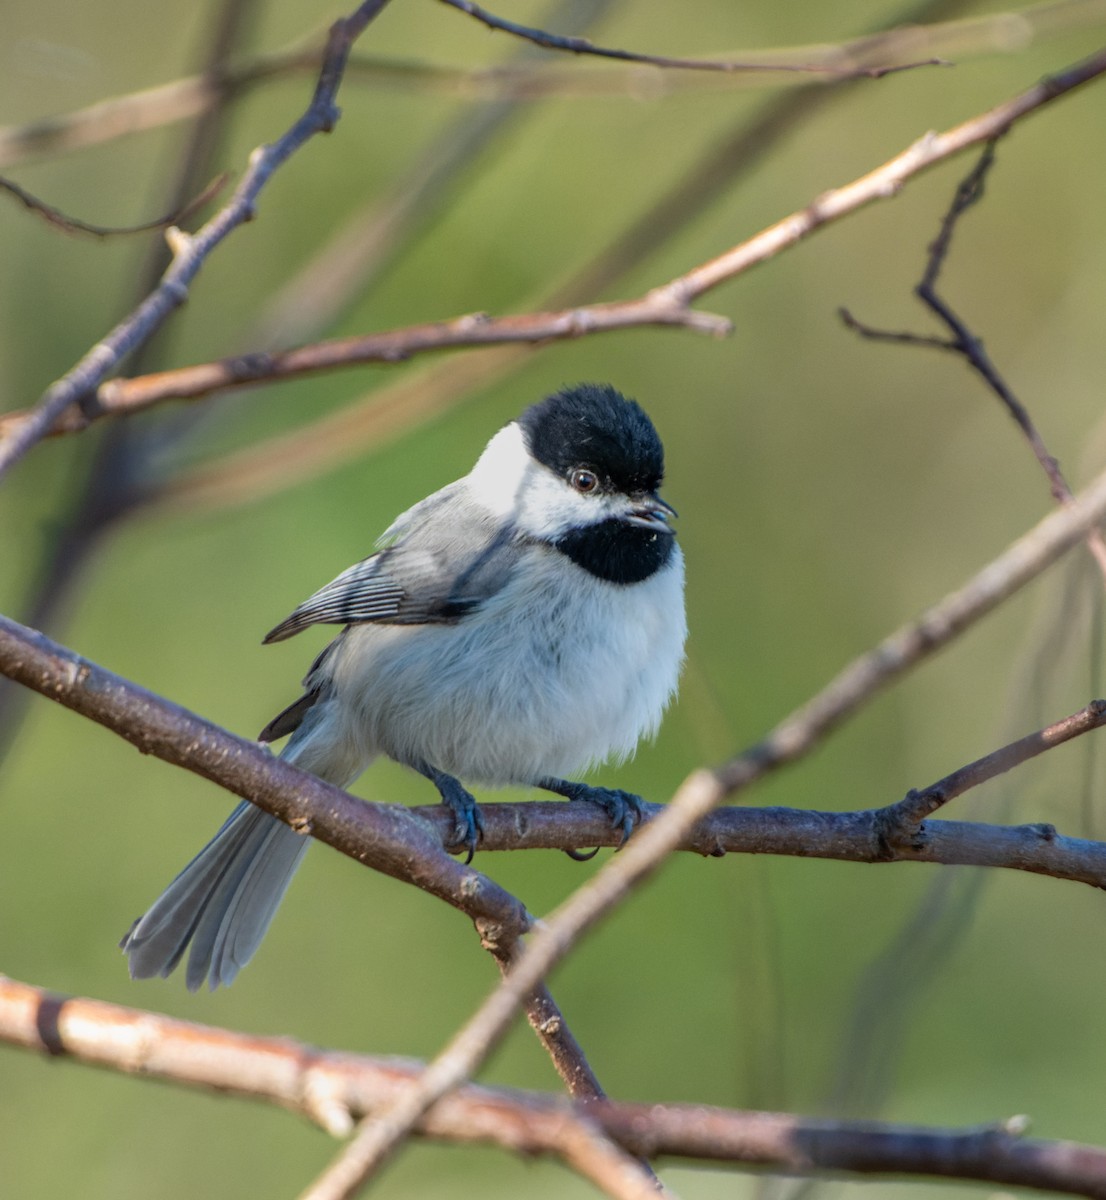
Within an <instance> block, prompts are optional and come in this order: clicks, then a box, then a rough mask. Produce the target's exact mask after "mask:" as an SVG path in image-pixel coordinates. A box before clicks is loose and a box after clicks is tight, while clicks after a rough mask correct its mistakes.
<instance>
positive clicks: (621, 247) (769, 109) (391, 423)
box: [0, 0, 1106, 509]
mask: <svg viewBox="0 0 1106 1200" xmlns="http://www.w3.org/2000/svg"><path fill="white" fill-rule="evenodd" d="M962 2H963V0H921V2H920V3H915V4H910V5H908V6H907V7H905V8H904V9H902V10H901V11H899V12H898V13H896V14H894V15H892V16H891V17H890V19H889V21H888V23H887V27H885V28H884V29H881V30H875V31H873V32H872V33H870V34H868V35H866V37H865V38H863V39H861V41H860V42H859V43H857V52H860V47H861V46H862V45H863V44H864V43H865V42H866V41H869V40H871V41H882V39H884V38H886V37H888V36H890V35H891V34H895V35H897V36H903V37H905V36H907V33H908V31H913V32H914V33H917V31H918V29H919V23H920V22H923V21H926V20H932V19H933V18H934V16H935V15H936V14H937V13H948V12H949V11H950V10H952V11H955V9H956V8H957V7H958V5H959V4H960V3H962ZM1096 2H1097V0H1096ZM1065 6H1066V0H1065ZM1104 7H1106V6H1104ZM959 24H960V23H959V22H956V21H946V22H944V23H943V24H941V25H938V26H934V25H928V26H925V29H926V30H927V31H928V35H929V36H932V32H933V30H934V29H938V28H939V29H946V28H952V27H954V26H958V25H959ZM966 24H968V25H971V24H972V22H971V21H968V22H966ZM899 26H905V28H898V27H899ZM888 27H889V29H890V32H889V31H888ZM688 77H694V76H693V75H692V76H681V75H679V74H677V75H672V74H669V75H667V76H665V77H664V78H666V79H673V78H688ZM699 78H701V77H699ZM856 83H857V81H855V80H852V81H848V80H846V81H842V82H839V83H836V84H833V85H831V86H824V85H822V84H812V83H808V84H806V85H805V86H804V87H803V88H801V89H797V90H794V91H788V92H786V93H785V94H784V95H782V96H780V97H778V98H776V99H774V100H772V101H769V102H768V103H766V104H764V105H763V106H762V107H761V110H760V112H758V113H756V114H754V116H753V117H752V119H747V118H744V117H742V118H741V119H740V120H739V121H737V122H735V123H734V125H733V126H732V128H731V129H729V130H727V131H726V132H725V133H724V134H723V135H722V137H721V138H719V139H718V140H717V141H714V142H711V143H710V144H709V145H708V146H707V147H706V148H705V150H704V152H703V154H702V156H701V157H700V159H699V161H698V162H697V163H695V164H693V166H692V167H691V169H690V170H689V171H688V172H687V173H686V174H685V175H684V176H683V177H681V178H680V179H679V180H677V182H676V183H675V185H674V186H673V187H671V188H670V189H669V190H668V191H667V192H665V193H663V194H662V195H661V197H660V198H659V199H658V200H657V201H656V202H655V203H654V204H653V205H651V206H650V207H649V208H648V209H646V210H645V212H644V213H643V214H642V215H641V216H640V217H638V218H636V219H634V220H633V221H631V222H630V224H629V225H628V226H627V227H626V229H625V230H624V231H623V232H622V233H621V234H620V235H619V236H617V237H616V238H615V239H614V241H612V242H611V243H609V244H608V245H607V246H606V247H604V248H603V249H601V250H600V251H599V253H598V254H596V255H594V256H592V257H591V258H590V259H589V260H588V261H587V262H586V263H585V265H584V266H583V267H581V268H578V269H576V270H574V271H573V272H572V273H571V276H570V278H569V279H568V280H567V281H565V282H562V283H560V284H558V285H556V286H555V287H554V288H553V290H552V291H551V292H549V293H547V294H546V295H545V296H544V298H543V299H541V300H539V301H537V302H536V304H535V305H534V306H535V307H545V308H561V307H566V306H567V307H571V306H573V305H577V304H581V303H584V302H586V300H587V299H588V298H589V297H592V296H596V295H599V294H600V293H602V292H604V291H609V290H610V289H611V288H613V287H614V286H616V285H617V284H618V283H619V282H620V281H621V280H622V278H624V276H625V275H626V273H627V272H628V271H629V270H631V269H632V268H634V267H636V266H638V265H639V263H640V262H641V261H642V260H644V259H646V258H648V257H649V256H650V255H652V254H655V253H656V252H657V251H658V250H659V249H660V248H661V247H662V246H663V245H664V244H665V243H666V242H668V241H670V240H671V239H672V237H673V236H674V235H675V234H677V233H678V232H680V231H681V230H683V229H686V228H687V227H688V225H689V224H690V223H691V221H692V220H693V219H694V218H695V217H696V216H697V215H699V214H700V213H702V212H703V211H704V210H705V209H706V207H707V206H708V205H709V204H710V203H711V202H712V201H713V200H714V199H716V198H717V197H718V196H720V195H722V194H724V192H725V191H726V189H728V188H730V187H732V186H733V185H734V184H735V183H736V182H737V181H738V179H740V177H741V176H742V175H748V174H749V173H750V172H751V171H753V170H754V169H755V167H756V165H757V163H758V162H759V161H761V160H762V159H763V157H764V156H765V154H767V152H768V151H769V150H770V149H771V148H772V147H773V146H775V145H777V144H778V143H779V141H780V140H781V139H782V138H783V137H784V135H785V134H787V133H788V132H789V131H791V130H792V129H793V128H795V127H796V126H797V125H798V124H799V122H800V121H801V120H802V119H804V118H809V117H810V116H812V115H813V114H814V113H815V112H817V111H818V109H819V108H820V107H821V106H822V105H824V104H826V103H828V102H829V101H830V100H831V99H832V98H834V97H836V96H841V95H843V94H844V93H845V91H846V90H847V89H849V88H851V87H855V86H856ZM527 307H529V306H527ZM261 340H262V341H263V339H261ZM289 340H291V339H289ZM529 353H530V350H529V349H528V348H527V347H526V346H519V345H516V346H501V347H499V348H497V349H494V350H492V349H489V350H486V351H485V352H484V353H483V354H480V355H468V356H466V357H464V358H460V359H458V360H456V361H449V362H446V363H438V364H436V365H435V366H434V367H426V368H424V369H423V370H422V371H419V372H407V373H405V375H404V376H403V377H402V378H400V379H399V380H397V381H395V382H393V383H390V384H387V385H385V386H383V387H378V388H376V389H375V390H374V391H372V392H371V393H369V394H368V395H367V396H363V397H361V398H360V399H358V400H355V401H353V402H352V403H350V404H347V405H345V406H344V407H342V408H340V409H338V410H336V411H335V412H332V413H329V414H327V415H325V416H321V417H316V418H314V419H313V420H311V421H310V422H308V423H306V424H304V425H300V426H298V427H297V428H296V429H295V430H293V431H291V432H285V433H280V434H275V435H270V436H268V437H266V438H263V439H262V440H260V441H259V442H256V443H253V444H251V445H250V446H248V447H246V448H244V449H242V450H237V451H231V452H228V453H226V454H223V455H221V456H219V457H217V458H215V459H214V460H213V461H211V460H209V461H207V462H204V463H201V464H199V465H197V466H194V467H191V468H186V469H184V470H182V471H181V472H179V473H178V474H176V475H175V476H174V477H173V478H172V479H170V480H168V481H167V482H162V483H160V484H159V485H158V486H157V488H156V490H152V491H150V492H148V493H147V494H146V496H145V500H146V503H147V504H150V503H161V504H167V505H169V506H171V507H173V508H177V509H180V508H185V507H190V508H194V507H196V506H201V507H205V508H209V509H210V508H217V507H225V506H227V505H231V504H237V503H244V502H246V501H247V500H248V501H250V502H252V503H256V502H257V500H258V498H259V497H263V496H265V495H268V494H271V493H273V492H274V491H280V490H283V489H285V488H287V487H290V486H292V485H294V484H295V483H298V482H302V481H303V480H304V479H307V478H311V477H313V476H315V475H318V474H320V473H321V472H323V471H325V470H327V469H329V468H333V467H334V466H336V465H337V464H338V463H340V462H348V461H350V460H351V459H353V458H355V457H356V456H358V455H359V454H361V453H363V452H364V450H365V449H366V448H367V447H373V448H379V447H380V445H381V444H382V443H383V442H384V441H386V440H388V439H391V438H394V437H396V436H398V434H399V433H401V432H404V431H406V430H408V429H411V428H412V427H414V426H416V425H418V424H420V423H422V422H423V421H425V420H427V419H428V418H429V417H430V415H431V414H437V413H440V412H442V411H443V410H445V409H447V408H449V407H452V406H453V405H454V404H457V403H458V402H459V401H460V400H461V399H463V398H464V396H466V395H468V394H470V393H471V392H473V391H475V390H477V389H480V388H486V387H488V386H489V385H490V384H491V383H492V382H494V381H502V379H503V378H504V377H505V376H507V375H509V374H511V373H512V372H513V371H515V370H517V369H518V368H519V367H521V365H522V364H523V363H524V362H526V361H527V358H528V356H529ZM2 427H3V424H2V418H0V429H2Z"/></svg>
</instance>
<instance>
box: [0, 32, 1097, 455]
mask: <svg viewBox="0 0 1106 1200" xmlns="http://www.w3.org/2000/svg"><path fill="white" fill-rule="evenodd" d="M1103 73H1106V49H1103V50H1100V51H1098V52H1097V53H1096V54H1094V55H1091V56H1090V57H1089V58H1086V59H1083V60H1082V61H1080V62H1078V63H1076V64H1074V65H1072V66H1071V67H1069V68H1067V69H1065V70H1063V71H1061V72H1059V73H1058V74H1056V75H1053V76H1050V77H1048V78H1046V79H1044V80H1042V81H1041V82H1040V83H1038V84H1035V85H1034V86H1033V87H1031V88H1029V89H1027V90H1026V91H1024V92H1022V93H1020V94H1019V95H1017V96H1015V97H1013V98H1012V99H1011V100H1008V101H1006V102H1004V103H1002V104H999V105H997V106H996V107H994V108H992V109H989V110H988V111H986V112H984V113H981V114H979V115H977V116H975V117H972V118H971V119H970V120H968V121H965V122H962V123H961V124H960V125H957V126H954V127H953V128H951V129H949V130H947V131H945V132H944V133H930V134H926V135H925V136H924V137H922V138H920V139H919V140H918V141H916V142H915V143H914V144H913V145H911V146H909V147H907V149H905V150H903V151H902V152H901V153H900V154H898V155H896V156H895V157H894V158H892V159H890V160H889V161H888V162H886V163H884V164H883V165H882V166H879V167H877V168H876V169H875V170H873V171H870V172H869V173H868V174H866V175H864V176H861V177H860V178H859V179H856V180H854V181H853V182H851V183H848V184H846V185H844V186H843V187H839V188H835V189H832V190H831V191H828V192H825V193H823V194H822V195H821V196H819V197H818V198H817V199H815V200H814V201H812V202H811V203H810V204H809V205H807V207H806V208H803V209H800V210H798V211H797V212H795V213H792V214H791V215H790V216H788V217H784V218H783V219H782V220H780V221H777V222H775V223H774V224H773V225H770V226H769V227H768V228H766V229H764V230H762V231H761V232H760V233H758V234H756V235H755V236H754V237H752V238H749V239H748V240H747V241H744V242H741V243H739V244H738V245H736V246H734V247H732V248H731V249H729V250H727V251H725V252H724V253H723V254H720V255H718V256H717V257H716V258H713V259H710V260H709V261H707V262H704V263H702V264H700V265H699V266H697V267H694V268H693V269H692V270H690V271H687V272H685V273H684V274H682V275H679V276H676V277H675V278H674V279H671V280H669V281H668V282H667V283H665V284H662V285H660V286H658V287H655V288H653V289H651V290H650V291H649V292H647V293H645V295H643V296H640V297H637V298H635V299H631V300H625V301H616V302H610V303H605V304H593V305H584V306H579V307H574V308H571V309H567V310H563V311H560V312H549V313H530V314H523V315H518V316H510V317H502V318H494V317H486V316H485V315H484V314H470V315H468V316H465V317H460V318H457V319H455V320H452V321H443V322H434V323H429V324H422V325H415V326H410V327H407V328H405V329H398V330H392V331H390V332H385V333H375V334H368V335H365V336H364V337H360V338H341V339H336V340H334V341H330V342H320V343H316V344H315V345H313V346H306V347H302V348H300V349H298V350H289V351H284V352H282V353H280V354H257V355H240V356H238V357H236V358H231V359H225V360H222V361H219V362H213V363H204V364H198V365H196V366H192V367H183V368H180V369H178V370H176V371H166V372H162V373H160V374H158V375H156V376H144V377H138V378H135V379H114V380H111V381H110V382H108V383H106V384H103V385H102V386H100V387H99V388H98V389H97V391H96V394H95V396H92V395H89V396H88V397H87V399H86V401H85V404H84V406H83V411H82V412H76V411H75V412H70V413H67V414H66V417H65V420H64V421H62V422H61V424H60V426H58V427H57V431H58V432H65V431H73V430H76V429H81V428H84V427H85V426H86V425H87V424H88V422H89V421H90V420H92V419H95V418H96V417H99V416H104V415H107V414H109V413H111V414H119V413H125V412H134V411H140V410H142V409H144V408H148V407H150V406H151V405H153V404H157V403H161V402H163V401H165V400H169V399H196V398H199V397H201V396H207V395H210V394H212V393H215V392H220V391H226V390H228V389H232V388H236V387H243V386H248V385H251V384H256V383H258V382H261V381H263V380H271V379H284V378H292V377H295V376H297V375H302V374H306V373H310V372H314V371H320V370H326V369H331V368H334V367H337V366H348V365H351V364H354V363H365V362H383V363H395V362H401V361H405V360H406V359H407V358H409V357H411V356H412V355H415V354H421V353H426V352H429V351H437V350H441V349H444V348H447V347H461V346H464V347H471V346H490V345H502V344H506V343H513V342H519V343H534V342H543V341H548V340H550V339H562V338H574V337H581V336H585V335H589V334H594V333H600V332H604V331H608V330H614V329H626V328H631V327H635V326H640V325H673V326H682V327H685V328H692V329H697V330H700V331H702V332H707V333H712V334H715V335H718V334H721V333H723V332H725V331H726V330H727V329H728V327H729V322H727V321H725V320H724V319H722V318H720V317H717V316H714V315H712V314H709V313H704V312H700V311H697V310H695V309H693V308H692V307H691V305H692V304H693V303H694V302H695V301H696V300H698V299H699V298H701V297H702V296H703V295H705V294H706V293H707V292H710V291H712V290H713V289H714V288H716V287H718V286H719V285H720V284H722V283H724V282H727V281H728V280H730V279H733V278H736V277H737V276H738V275H741V274H743V273H744V272H745V271H747V270H749V269H751V268H752V267H754V266H757V265H759V264H760V263H763V262H766V261H767V260H769V259H771V258H773V257H775V255H777V254H779V253H781V252H782V251H784V250H787V249H789V248H790V247H791V246H794V245H796V244H797V243H799V242H800V241H803V240H805V239H806V238H807V237H809V236H811V235H812V234H814V233H815V232H817V231H818V230H819V229H821V228H822V227H823V226H825V225H827V224H829V223H831V222H833V221H836V220H840V219H841V218H842V217H845V216H847V215H849V214H850V213H852V212H855V211H857V210H858V209H860V208H863V207H865V206H866V205H868V204H871V203H873V202H874V201H876V200H881V199H888V198H890V197H892V196H894V195H896V194H897V193H898V191H899V190H900V189H901V187H902V185H903V184H904V183H906V182H907V181H908V180H909V179H912V178H914V177H915V176H917V175H918V174H920V173H921V172H923V171H925V170H927V169H929V168H930V167H932V166H934V165H935V164H936V163H938V162H942V161H944V160H945V159H947V158H950V157H952V156H953V155H954V154H958V153H960V152H961V151H963V150H965V149H967V148H968V147H970V146H974V145H978V144H980V143H982V142H987V141H990V140H992V139H993V138H995V137H997V136H999V135H1000V134H1002V133H1003V132H1005V131H1006V130H1007V129H1009V128H1010V126H1011V125H1013V124H1014V123H1015V122H1017V121H1019V120H1021V119H1022V118H1024V117H1025V116H1027V115H1028V114H1030V113H1032V112H1035V111H1037V110H1039V109H1040V108H1042V107H1043V106H1045V105H1047V104H1049V103H1051V102H1052V101H1054V100H1056V99H1058V98H1059V97H1061V96H1064V95H1067V94H1069V93H1070V92H1072V91H1073V90H1075V89H1076V88H1079V87H1081V86H1082V85H1084V84H1086V83H1088V82H1090V81H1091V80H1093V79H1096V78H1098V77H1099V76H1101V75H1102V74H1103ZM65 407H66V405H60V406H58V410H57V411H58V415H60V412H61V410H62V409H64V408H65ZM27 420H28V418H27V416H26V415H25V414H22V413H15V414H10V415H9V416H8V417H6V418H4V419H3V420H0V438H4V439H6V440H4V441H0V470H2V469H3V462H4V453H5V449H6V447H7V446H9V445H10V444H11V443H12V442H13V441H14V440H15V439H17V438H19V437H20V436H21V431H22V430H23V428H24V425H25V423H26V421H27ZM39 423H40V424H41V422H39ZM54 424H55V422H51V423H50V424H49V425H46V426H44V427H43V428H42V429H41V431H40V432H41V433H43V434H44V433H45V432H46V430H47V429H49V428H51V427H53V426H54ZM36 436H37V435H36Z"/></svg>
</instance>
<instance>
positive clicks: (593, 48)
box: [442, 0, 949, 79]
mask: <svg viewBox="0 0 1106 1200" xmlns="http://www.w3.org/2000/svg"><path fill="white" fill-rule="evenodd" d="M442 3H443V4H446V5H448V6H449V7H450V8H456V9H458V10H459V11H460V12H463V13H467V14H468V15H469V16H470V17H475V18H476V20H478V21H480V22H481V23H482V24H484V25H486V26H487V27H488V28H489V29H495V30H499V31H501V32H503V33H509V34H512V35H513V36H514V37H519V38H524V39H525V40H526V41H528V42H533V43H534V45H536V46H542V47H544V48H545V49H546V50H565V51H567V52H568V53H570V54H591V55H595V56H596V57H597V58H611V59H616V60H617V61H619V62H628V63H644V64H646V65H648V66H651V67H663V68H666V69H667V68H671V69H676V70H688V71H722V72H738V71H781V72H792V73H794V72H801V73H805V74H825V75H829V76H832V77H834V78H838V79H850V78H859V77H866V78H869V79H880V78H882V77H883V76H884V75H889V74H891V73H892V72H895V71H907V70H911V69H913V68H915V67H937V66H948V65H949V64H948V63H946V62H944V61H943V60H942V59H938V58H928V59H925V60H924V61H922V62H914V63H902V64H899V65H896V66H876V67H866V66H850V67H839V66H831V65H827V64H824V63H780V62H774V63H765V62H763V61H756V60H755V59H754V60H748V61H744V62H738V61H735V60H733V59H718V58H673V57H672V56H670V55H667V54H640V53H638V52H636V51H633V50H614V49H612V48H610V47H608V46H597V45H595V43H594V42H591V41H589V40H588V39H587V38H582V37H564V36H562V35H560V34H556V33H548V32H546V31H545V30H544V29H535V28H533V27H532V26H530V25H519V24H518V23H517V22H515V21H508V20H506V19H505V18H504V17H497V16H496V15H495V14H494V13H492V12H489V11H488V10H487V9H486V8H483V7H481V6H480V5H479V4H476V3H475V2H474V0H442Z"/></svg>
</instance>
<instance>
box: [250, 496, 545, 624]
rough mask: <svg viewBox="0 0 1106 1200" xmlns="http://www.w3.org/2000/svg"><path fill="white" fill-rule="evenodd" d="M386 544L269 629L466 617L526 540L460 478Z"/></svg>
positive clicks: (393, 531) (412, 513)
mask: <svg viewBox="0 0 1106 1200" xmlns="http://www.w3.org/2000/svg"><path fill="white" fill-rule="evenodd" d="M381 540H382V542H383V543H385V545H384V549H382V550H378V551H377V553H376V554H373V555H371V556H370V557H369V558H366V559H364V560H363V561H362V562H359V563H357V564H356V565H354V566H352V567H350V568H349V569H348V570H346V571H343V572H342V574H341V575H339V576H338V577H337V579H334V580H332V581H331V582H330V583H328V584H327V585H326V586H325V587H323V588H320V589H319V590H318V591H317V592H316V593H315V594H314V595H313V596H311V597H310V598H309V599H308V600H305V601H304V602H303V604H301V605H300V606H299V607H298V608H297V609H296V610H295V612H293V613H292V614H291V616H289V617H287V618H286V619H285V620H283V621H281V623H280V624H279V625H278V626H277V627H276V628H275V629H273V630H271V631H270V632H269V633H268V634H266V636H265V642H266V643H268V642H279V641H283V640H284V639H285V638H289V637H292V636H293V635H294V634H297V633H299V632H300V631H301V630H303V629H306V628H307V627H308V626H309V625H359V624H363V623H365V622H383V623H385V624H398V625H421V624H430V623H435V624H441V623H451V622H455V621H459V620H461V619H462V618H463V617H464V616H466V615H467V614H468V613H471V612H473V611H475V610H476V609H477V608H479V607H480V605H482V604H483V603H484V602H485V601H486V600H488V599H489V598H490V597H491V596H494V595H495V594H496V592H498V591H499V590H500V589H501V588H502V587H503V586H504V584H506V582H507V580H508V579H509V578H510V576H511V573H512V572H513V570H514V568H515V565H516V563H517V561H518V558H519V555H520V554H521V553H522V550H523V545H524V544H523V542H522V540H521V539H519V538H518V537H517V536H516V535H515V534H514V533H513V532H512V530H511V529H510V528H509V527H508V526H506V525H504V524H503V523H501V522H499V521H497V520H496V519H495V518H494V517H492V516H491V515H490V514H488V513H487V512H486V511H485V510H484V509H482V508H479V507H477V506H476V505H475V504H473V503H472V501H471V500H470V499H469V498H468V497H467V495H466V494H465V492H464V490H463V489H461V488H460V486H459V484H450V486H449V487H447V488H443V489H442V490H441V491H440V492H435V494H434V495H433V496H430V497H428V498H427V499H426V500H423V501H421V502H420V503H419V504H416V505H415V506H414V507H413V508H411V509H409V510H408V511H407V512H405V513H404V514H403V515H402V516H401V517H399V519H398V520H397V521H396V522H395V523H394V524H393V525H392V527H391V528H390V529H389V530H388V532H387V533H386V534H385V535H384V538H383V539H381Z"/></svg>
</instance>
